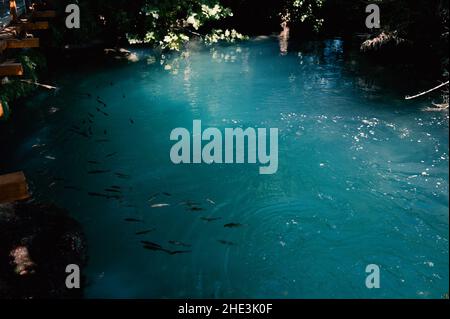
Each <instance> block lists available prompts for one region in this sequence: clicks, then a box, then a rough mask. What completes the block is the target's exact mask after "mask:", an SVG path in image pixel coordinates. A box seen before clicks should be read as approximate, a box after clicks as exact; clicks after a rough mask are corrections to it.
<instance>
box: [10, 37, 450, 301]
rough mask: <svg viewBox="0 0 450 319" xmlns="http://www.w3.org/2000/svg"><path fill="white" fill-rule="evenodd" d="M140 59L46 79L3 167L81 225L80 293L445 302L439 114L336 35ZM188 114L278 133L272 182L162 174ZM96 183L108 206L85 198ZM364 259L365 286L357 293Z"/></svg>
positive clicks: (239, 171) (227, 170)
mask: <svg viewBox="0 0 450 319" xmlns="http://www.w3.org/2000/svg"><path fill="white" fill-rule="evenodd" d="M138 56H139V62H136V63H115V64H113V65H108V66H103V65H98V66H96V67H93V66H90V67H89V68H86V69H84V68H83V69H78V68H72V69H70V67H69V69H68V71H69V72H68V73H67V72H66V73H64V74H60V75H58V76H57V77H56V78H55V81H56V83H58V85H59V86H61V90H60V91H59V92H58V93H57V94H53V93H48V92H44V93H41V94H39V95H37V96H36V97H35V98H33V99H32V100H31V101H28V103H27V111H26V112H25V113H24V114H23V115H22V116H20V118H19V119H18V121H17V122H18V123H17V124H15V126H16V130H17V133H16V137H15V138H16V139H17V141H18V143H19V144H18V145H17V144H15V148H14V149H13V150H12V153H11V156H10V162H8V163H7V164H6V166H5V168H8V169H23V170H24V171H25V172H26V174H27V176H28V178H29V180H30V181H31V183H32V189H33V192H34V196H35V198H37V199H38V200H45V201H53V202H55V203H57V204H58V205H60V206H61V207H65V208H67V209H68V210H69V211H70V213H71V214H72V215H73V216H75V217H76V218H77V219H78V220H79V221H80V222H81V223H82V225H83V227H84V229H85V231H86V234H87V237H88V241H89V257H90V258H89V265H88V268H87V269H86V270H85V274H86V276H87V278H88V281H89V286H88V287H87V290H86V295H87V297H95V298H109V297H113V298H115V297H125V298H132V297H138V298H185V297H201V298H226V297H258V298H316V297H327V298H334V297H337V298H358V297H363V298H373V297H383V298H393V297H398V298H405V297H406V298H416V297H418V298H440V297H441V296H442V295H443V294H444V293H446V292H448V283H449V243H448V238H449V228H448V227H449V224H448V221H449V219H448V203H449V198H448V168H449V167H448V163H449V162H448V161H449V155H448V149H449V145H448V113H441V112H424V111H422V110H421V108H422V107H423V106H427V105H424V104H423V100H422V101H421V102H406V101H405V100H403V96H404V93H405V91H404V89H405V88H404V86H402V84H401V83H403V82H402V81H401V80H397V79H394V78H389V77H388V76H387V75H385V78H384V79H383V78H382V79H380V78H377V77H376V76H375V75H374V74H371V73H370V71H367V70H366V69H364V68H363V66H362V62H358V61H355V59H354V57H353V56H352V55H351V54H348V53H347V52H346V51H345V48H344V46H343V43H342V42H341V41H340V40H331V41H325V42H321V43H311V44H306V45H304V46H302V47H299V48H297V49H295V50H292V51H291V52H289V53H288V54H287V55H284V56H283V55H280V53H279V46H278V43H277V42H276V41H275V40H272V39H265V40H257V39H255V40H252V41H249V42H246V43H241V44H236V45H231V46H215V47H207V48H204V47H201V46H195V45H193V46H192V47H191V48H189V50H187V51H186V52H184V53H179V54H171V55H166V56H162V57H161V56H159V55H157V54H156V53H152V52H145V51H142V52H138ZM384 74H386V73H384ZM408 93H411V92H408ZM412 93H413V92H412ZM88 94H90V96H89V95H88ZM97 97H98V98H97ZM97 99H100V101H102V102H104V103H106V105H107V106H106V107H103V105H102V104H101V102H98V101H97ZM97 108H98V109H97ZM18 117H19V116H18ZM194 119H201V120H202V124H203V126H204V127H210V126H213V127H217V128H219V129H221V130H222V131H223V129H224V128H225V127H242V128H246V127H255V128H256V127H267V128H269V127H276V128H279V131H280V137H279V169H278V172H277V173H276V174H274V175H259V173H258V165H249V164H243V165H206V164H201V165H199V164H197V165H194V164H191V165H178V166H177V165H174V164H172V162H171V161H170V157H169V151H170V148H171V145H172V142H170V140H169V135H170V132H171V130H172V129H174V128H176V127H186V128H191V127H192V121H193V120H194ZM19 120H20V122H19ZM74 131H78V132H83V133H84V134H86V135H87V136H88V138H87V137H85V136H83V134H81V135H80V134H79V133H76V132H74ZM19 132H20V133H19ZM91 133H92V135H91ZM99 170H100V171H106V172H102V173H99V172H97V173H95V174H94V173H93V172H92V171H99ZM89 172H91V173H89ZM105 189H110V190H111V189H116V190H119V191H120V193H114V192H113V193H109V194H111V195H119V196H123V197H121V198H120V199H116V198H113V197H111V198H109V199H108V198H102V197H97V196H92V194H91V195H89V194H88V193H89V192H91V193H101V194H105V193H108V191H105ZM155 193H159V194H158V195H154V194H155ZM164 193H166V194H164ZM187 202H188V204H186V203H187ZM157 204H169V206H164V207H159V208H152V207H151V206H152V205H157ZM189 204H190V205H191V206H189ZM192 207H197V208H199V209H202V210H194V211H193V210H191V209H190V208H192ZM202 217H205V218H206V219H208V220H209V221H206V220H204V218H203V219H202ZM126 218H135V219H142V220H143V223H133V222H126V221H124V219H126ZM228 223H238V224H242V226H241V227H236V228H227V227H224V225H225V224H228ZM145 230H151V231H150V232H149V233H147V234H143V235H136V234H135V233H136V232H139V231H145ZM140 240H148V241H151V242H154V243H157V244H159V245H161V246H163V247H164V248H165V249H168V250H171V251H174V250H190V251H191V252H189V253H183V254H176V255H169V254H167V253H165V252H161V251H151V250H146V249H144V248H143V247H142V245H141V244H140ZM169 241H176V242H178V243H175V244H174V243H169ZM180 243H184V244H186V245H185V246H180ZM176 244H178V245H176ZM368 264H377V265H379V266H380V268H381V288H380V289H373V290H369V289H367V288H366V286H365V276H366V273H365V268H366V265H368Z"/></svg>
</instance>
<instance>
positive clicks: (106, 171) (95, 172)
mask: <svg viewBox="0 0 450 319" xmlns="http://www.w3.org/2000/svg"><path fill="white" fill-rule="evenodd" d="M109 172H111V171H110V170H101V169H97V170H93V171H89V172H88V174H104V173H109Z"/></svg>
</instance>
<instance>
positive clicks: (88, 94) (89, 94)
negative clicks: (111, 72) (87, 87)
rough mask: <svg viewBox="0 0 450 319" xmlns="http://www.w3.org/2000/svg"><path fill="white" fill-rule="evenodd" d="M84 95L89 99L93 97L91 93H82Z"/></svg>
mask: <svg viewBox="0 0 450 319" xmlns="http://www.w3.org/2000/svg"><path fill="white" fill-rule="evenodd" d="M82 95H84V96H87V97H89V98H91V97H92V94H91V93H82Z"/></svg>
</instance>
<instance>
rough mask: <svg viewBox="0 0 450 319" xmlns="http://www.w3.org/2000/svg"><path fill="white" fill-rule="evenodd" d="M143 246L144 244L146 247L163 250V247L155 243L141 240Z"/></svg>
mask: <svg viewBox="0 0 450 319" xmlns="http://www.w3.org/2000/svg"><path fill="white" fill-rule="evenodd" d="M141 244H144V245H146V246H153V247H157V248H162V246H161V245H159V244H156V243H153V242H151V241H148V240H141Z"/></svg>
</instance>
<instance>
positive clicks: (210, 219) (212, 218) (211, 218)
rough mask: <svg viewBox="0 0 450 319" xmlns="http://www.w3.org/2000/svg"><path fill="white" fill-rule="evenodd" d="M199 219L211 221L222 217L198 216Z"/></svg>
mask: <svg viewBox="0 0 450 319" xmlns="http://www.w3.org/2000/svg"><path fill="white" fill-rule="evenodd" d="M200 219H201V220H204V221H206V222H213V221H216V220H219V219H222V217H200Z"/></svg>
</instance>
